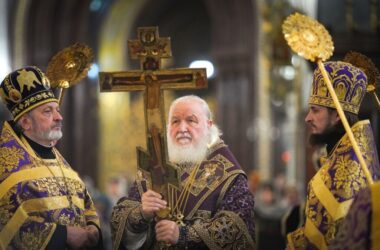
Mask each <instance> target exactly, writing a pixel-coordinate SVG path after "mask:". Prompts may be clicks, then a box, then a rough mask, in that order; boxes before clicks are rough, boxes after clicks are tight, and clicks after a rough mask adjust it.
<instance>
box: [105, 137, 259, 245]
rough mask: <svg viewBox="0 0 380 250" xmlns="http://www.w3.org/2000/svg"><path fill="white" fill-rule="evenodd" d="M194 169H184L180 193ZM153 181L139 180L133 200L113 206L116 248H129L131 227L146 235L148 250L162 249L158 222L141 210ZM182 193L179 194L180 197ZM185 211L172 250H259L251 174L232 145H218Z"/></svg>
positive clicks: (202, 168) (202, 169)
mask: <svg viewBox="0 0 380 250" xmlns="http://www.w3.org/2000/svg"><path fill="white" fill-rule="evenodd" d="M192 169H193V166H190V167H187V168H181V167H180V166H179V170H180V176H181V190H182V189H183V188H184V185H185V184H186V181H187V179H188V178H189V175H190V172H191V171H192ZM144 182H145V183H147V186H148V187H149V186H150V185H149V180H147V179H145V178H142V179H137V181H136V183H135V185H134V186H133V187H132V188H131V190H130V192H129V195H128V197H125V198H122V199H121V200H120V201H119V202H118V204H117V205H116V206H115V207H114V211H113V214H112V219H111V230H112V237H113V248H114V249H124V248H125V247H124V246H123V237H125V231H126V228H128V229H129V230H132V231H136V232H146V233H147V235H148V236H147V239H146V241H145V242H144V245H143V249H160V248H161V247H162V245H161V246H160V244H159V243H158V242H157V241H155V236H154V224H155V223H154V222H147V221H145V220H144V219H143V218H142V216H141V212H140V207H141V203H140V201H141V195H142V192H144V191H143V190H144V188H143V186H144V185H145V183H144ZM181 190H177V192H178V195H177V197H179V193H180V191H181ZM185 205H186V207H185V209H184V219H183V222H184V225H182V226H180V239H179V242H178V243H177V244H176V245H174V246H170V249H226V248H228V249H255V227H254V218H253V207H254V200H253V196H252V194H251V193H250V191H249V189H248V184H247V179H246V175H245V173H244V172H243V170H242V169H241V168H240V166H239V164H238V163H237V161H236V159H235V158H234V156H233V155H232V153H231V152H230V150H229V149H228V147H227V146H226V145H225V144H224V143H223V141H221V140H220V141H219V142H218V143H216V144H214V145H213V146H212V147H211V149H210V150H209V152H208V157H207V159H206V160H204V161H203V162H202V163H201V165H200V168H199V169H198V171H197V173H196V178H195V181H194V183H193V185H192V186H191V188H190V195H189V198H188V201H187V202H186V204H185Z"/></svg>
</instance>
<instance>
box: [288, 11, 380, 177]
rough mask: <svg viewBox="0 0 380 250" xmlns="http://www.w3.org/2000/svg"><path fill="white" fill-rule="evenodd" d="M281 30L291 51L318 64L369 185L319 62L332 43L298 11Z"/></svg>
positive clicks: (330, 50) (316, 24) (322, 29)
mask: <svg viewBox="0 0 380 250" xmlns="http://www.w3.org/2000/svg"><path fill="white" fill-rule="evenodd" d="M282 30H283V33H284V37H285V40H286V41H287V43H288V45H289V46H290V48H291V49H292V50H293V51H294V52H296V53H297V54H298V55H299V56H302V57H304V58H305V59H308V60H310V61H312V62H316V63H317V64H318V68H319V70H320V71H321V73H322V76H323V80H324V82H325V84H326V86H327V89H328V91H329V94H330V96H331V98H332V100H333V102H334V105H335V107H336V110H337V112H338V115H339V117H340V119H341V121H342V124H343V127H344V129H345V131H346V133H347V135H348V138H349V140H350V142H351V144H352V147H353V149H354V151H355V154H356V156H357V157H358V160H359V162H360V165H361V167H362V170H363V172H364V174H365V176H366V178H367V181H368V183H369V184H372V183H373V180H372V176H371V174H370V173H369V171H368V167H367V164H366V162H365V161H364V159H363V155H362V153H361V152H360V149H359V146H358V143H357V142H356V140H355V137H354V134H353V133H352V130H351V127H350V125H349V123H348V121H347V118H346V116H345V114H344V111H343V109H342V106H341V105H340V102H339V99H338V97H337V95H336V93H335V90H334V88H333V85H332V84H331V80H330V77H329V76H328V74H327V71H326V69H325V66H324V64H323V61H326V60H327V59H329V58H330V57H331V56H332V54H333V51H334V45H333V42H332V39H331V36H330V34H329V33H328V31H327V30H326V29H325V27H324V26H323V25H322V24H320V23H319V22H317V21H316V20H314V19H312V18H310V17H307V16H305V15H302V14H299V13H295V14H293V15H290V16H289V17H287V18H286V19H285V21H284V22H283V24H282Z"/></svg>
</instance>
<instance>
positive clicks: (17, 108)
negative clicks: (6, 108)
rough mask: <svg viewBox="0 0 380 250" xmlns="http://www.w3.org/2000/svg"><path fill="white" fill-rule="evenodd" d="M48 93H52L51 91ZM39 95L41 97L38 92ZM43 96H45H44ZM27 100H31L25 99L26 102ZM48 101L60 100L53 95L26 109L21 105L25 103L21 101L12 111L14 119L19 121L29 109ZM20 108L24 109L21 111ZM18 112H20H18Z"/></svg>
mask: <svg viewBox="0 0 380 250" xmlns="http://www.w3.org/2000/svg"><path fill="white" fill-rule="evenodd" d="M45 93H46V92H45ZM48 95H50V93H49V94H48ZM37 97H39V98H41V94H38V95H37ZM42 98H43V97H42ZM26 101H29V100H25V101H24V102H26ZM48 102H58V100H57V99H56V98H55V97H54V96H51V97H50V98H49V99H46V100H44V101H41V102H38V103H35V104H33V105H31V106H30V107H28V108H26V109H24V110H22V108H21V106H20V105H23V104H22V103H20V104H19V106H18V107H16V106H15V108H14V109H13V110H12V111H11V112H12V115H13V117H14V120H15V121H17V120H18V118H20V117H21V116H22V115H23V114H25V113H27V112H28V111H30V110H32V109H34V108H35V107H37V106H40V105H42V104H45V103H48ZM20 110H22V111H21V112H20ZM18 112H20V113H18ZM17 113H18V114H17Z"/></svg>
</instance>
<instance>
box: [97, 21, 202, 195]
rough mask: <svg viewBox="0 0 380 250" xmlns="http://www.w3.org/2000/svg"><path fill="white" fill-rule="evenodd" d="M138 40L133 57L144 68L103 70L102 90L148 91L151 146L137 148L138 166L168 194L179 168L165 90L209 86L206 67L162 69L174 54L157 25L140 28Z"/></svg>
mask: <svg viewBox="0 0 380 250" xmlns="http://www.w3.org/2000/svg"><path fill="white" fill-rule="evenodd" d="M137 32H138V39H137V40H128V50H129V56H130V58H131V59H139V60H140V68H141V70H131V71H122V72H100V73H99V79H100V89H101V91H102V92H116V91H144V109H145V125H146V127H145V128H146V135H147V148H148V150H144V149H143V148H141V147H137V161H138V167H139V168H140V169H142V170H144V171H146V172H148V173H150V176H151V181H152V189H153V190H154V191H156V192H159V193H161V194H163V195H164V196H166V198H167V197H168V193H167V192H168V185H169V184H171V185H174V186H177V187H179V182H180V181H179V177H178V172H177V168H176V167H174V166H173V165H171V164H170V162H169V160H168V159H167V146H166V139H165V136H166V132H165V127H166V126H165V113H164V112H165V110H164V97H163V90H165V89H171V90H179V89H200V88H206V87H207V77H206V70H205V69H203V68H199V69H189V68H182V69H161V59H162V58H170V57H171V46H170V38H161V37H159V34H158V28H157V27H140V28H138V30H137Z"/></svg>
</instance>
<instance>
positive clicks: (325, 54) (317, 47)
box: [282, 13, 334, 62]
mask: <svg viewBox="0 0 380 250" xmlns="http://www.w3.org/2000/svg"><path fill="white" fill-rule="evenodd" d="M282 30H283V33H284V37H285V39H286V41H287V42H288V44H289V46H290V47H291V48H292V50H293V51H294V52H296V53H297V54H298V55H299V56H301V57H304V58H305V59H307V60H310V61H312V62H315V61H317V60H318V59H319V60H322V61H326V60H327V59H329V58H330V57H331V56H332V54H333V51H334V44H333V42H332V39H331V36H330V34H329V33H328V31H327V30H326V29H325V27H323V25H321V24H320V23H318V22H317V21H315V20H313V19H311V18H309V17H307V16H304V15H301V14H299V13H295V14H293V15H291V16H289V17H288V18H287V19H286V20H285V21H284V23H283V24H282Z"/></svg>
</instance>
